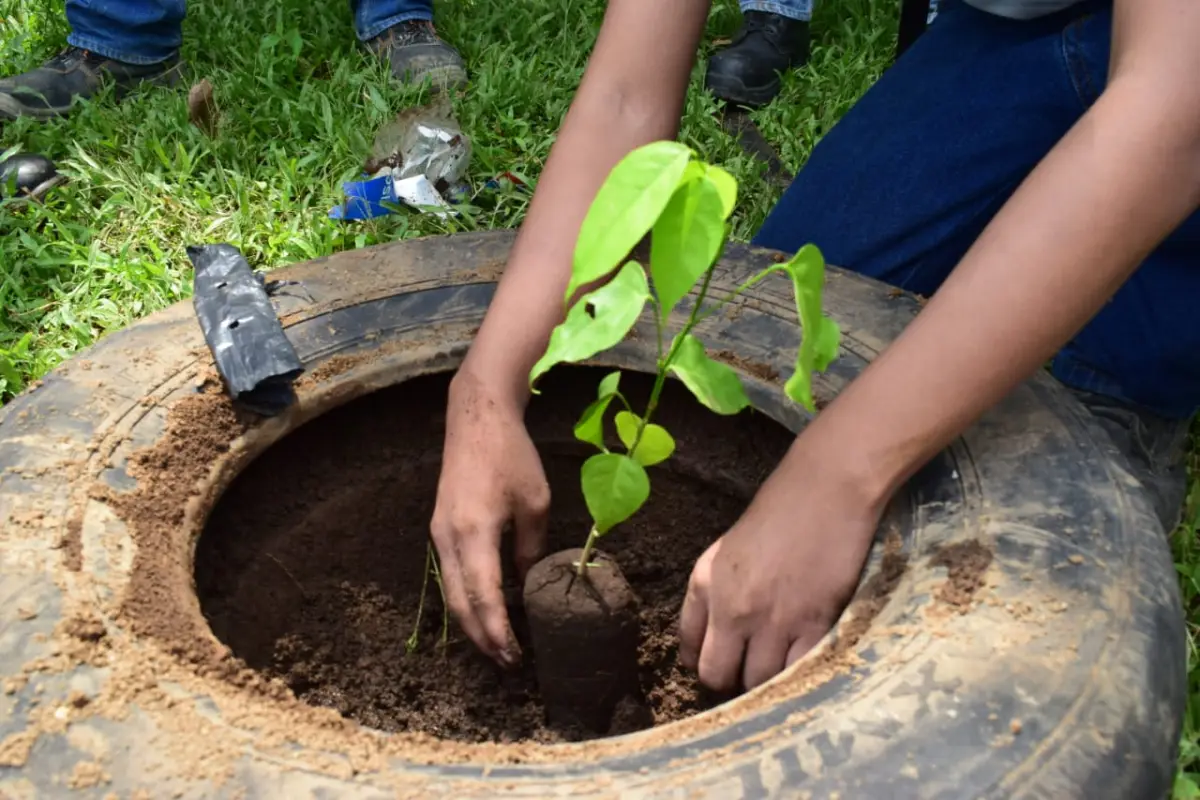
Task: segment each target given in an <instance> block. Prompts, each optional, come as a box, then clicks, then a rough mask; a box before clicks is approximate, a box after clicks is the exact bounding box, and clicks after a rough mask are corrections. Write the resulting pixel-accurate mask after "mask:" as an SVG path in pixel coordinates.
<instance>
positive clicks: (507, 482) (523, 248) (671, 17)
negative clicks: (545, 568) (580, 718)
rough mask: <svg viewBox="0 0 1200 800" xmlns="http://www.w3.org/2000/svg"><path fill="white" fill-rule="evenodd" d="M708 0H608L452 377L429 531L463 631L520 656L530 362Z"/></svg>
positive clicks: (529, 490)
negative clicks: (612, 178) (607, 185)
mask: <svg viewBox="0 0 1200 800" xmlns="http://www.w3.org/2000/svg"><path fill="white" fill-rule="evenodd" d="M707 11H708V0H609V4H608V11H607V13H606V15H605V18H604V24H603V26H602V27H601V29H600V36H599V38H598V40H597V42H596V48H595V50H594V52H593V54H592V57H591V60H590V62H589V64H588V68H587V71H586V72H585V74H584V78H583V83H582V85H581V86H580V88H579V92H578V93H577V94H576V96H575V100H574V102H573V103H572V104H571V110H570V111H569V112H568V113H567V119H566V121H565V122H564V123H563V127H562V129H561V130H560V131H559V134H558V141H557V142H556V143H555V145H554V147H553V148H552V149H551V153H550V159H549V161H548V162H547V164H546V168H545V170H543V172H542V176H541V180H540V181H539V183H538V188H537V191H536V192H534V198H533V202H532V203H531V205H530V208H529V213H528V214H527V215H526V218H525V223H524V225H523V226H522V227H521V232H520V234H519V235H518V237H517V242H516V244H515V246H514V248H513V250H512V252H511V253H510V254H509V259H508V266H507V268H506V270H505V274H504V277H503V278H502V279H501V281H500V286H499V288H498V289H497V291H496V297H495V299H494V300H493V301H492V305H491V307H490V308H489V309H488V313H487V316H486V317H485V318H484V322H483V326H482V327H481V329H480V331H479V334H478V336H476V338H475V341H474V343H473V344H472V345H471V350H470V352H469V353H468V354H467V357H466V359H465V360H464V362H463V364H462V366H461V367H460V368H459V370H458V373H457V374H456V375H455V377H454V380H453V382H452V383H451V386H450V397H449V402H448V405H447V414H446V444H445V448H444V449H443V460H442V472H441V478H440V480H439V483H438V499H437V504H436V507H435V508H434V512H433V518H432V519H431V520H430V534H431V536H432V537H433V541H434V544H435V545H436V546H437V550H438V556H439V558H440V559H441V564H442V576H443V579H444V586H445V591H446V599H447V601H448V603H449V605H450V608H451V610H452V611H453V612H454V616H455V618H456V619H458V621H459V623H460V624H461V625H462V627H463V630H464V631H465V632H466V634H467V635H468V636H469V637H470V638H471V640H472V641H474V642H475V643H476V644H477V645H478V646H479V648H480V649H481V650H482V651H483V652H485V653H487V654H488V655H490V656H492V657H493V658H495V659H496V660H497V661H498V662H500V663H502V664H506V665H509V666H511V665H513V664H516V663H517V662H518V661H519V660H520V658H521V655H520V647H519V645H518V644H517V641H516V638H515V637H514V636H513V634H512V630H511V627H510V626H509V623H508V615H507V612H506V610H505V606H504V597H503V594H502V592H501V588H500V586H501V568H500V560H499V546H500V538H501V531H502V530H503V529H504V528H505V527H506V526H508V525H509V524H510V523H511V525H512V528H513V530H514V532H515V538H514V550H515V555H516V562H517V565H518V567H519V568H520V570H521V571H522V572H524V571H525V570H526V569H528V568H529V567H530V566H532V565H533V563H534V562H535V561H536V560H537V559H538V558H539V556H540V554H541V552H542V549H543V545H544V542H545V532H546V519H547V513H548V510H549V505H550V487H549V484H548V483H547V481H546V477H545V474H544V471H543V470H542V467H541V462H540V460H539V458H538V454H537V451H536V450H535V449H534V447H533V443H532V442H531V441H530V440H529V436H528V433H527V432H526V431H525V429H524V424H523V420H522V415H523V410H524V407H525V403H526V402H528V399H529V386H528V375H529V370H530V369H531V368H532V367H533V364H534V362H536V361H537V359H538V356H539V355H541V353H542V351H543V350H544V349H545V346H546V342H547V341H548V340H549V338H550V332H551V331H552V330H553V329H554V326H555V325H557V324H558V323H559V322H560V321H561V318H562V314H563V311H564V309H563V293H564V292H565V291H566V286H567V282H568V280H569V279H570V274H571V261H572V255H573V254H574V251H575V241H576V239H578V237H579V227H580V225H581V224H582V223H583V218H584V216H585V215H586V213H587V209H588V207H589V206H590V205H591V203H592V200H593V199H594V198H595V196H596V192H597V191H598V190H599V188H600V184H601V183H603V182H604V179H605V177H607V175H608V173H609V172H610V171H611V170H612V168H613V166H615V165H616V163H617V162H618V161H620V160H621V158H622V157H624V156H625V155H626V154H627V153H628V152H629V151H630V150H633V149H634V148H635V147H638V146H640V145H643V144H646V143H648V142H651V141H655V140H659V139H671V138H674V137H675V134H676V131H677V130H678V128H679V118H680V115H681V113H682V109H683V100H684V94H685V92H686V91H687V84H688V78H689V76H690V74H691V67H692V62H693V60H694V58H695V54H696V48H697V45H698V44H699V39H700V35H701V33H702V32H703V30H704V21H705V18H706V16H707Z"/></svg>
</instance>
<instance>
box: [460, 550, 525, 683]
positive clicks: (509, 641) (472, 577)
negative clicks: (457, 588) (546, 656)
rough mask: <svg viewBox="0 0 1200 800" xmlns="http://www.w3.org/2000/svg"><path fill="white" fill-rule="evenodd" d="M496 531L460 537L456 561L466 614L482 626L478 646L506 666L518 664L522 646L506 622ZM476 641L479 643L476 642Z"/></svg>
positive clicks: (506, 615) (506, 613) (506, 614)
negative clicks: (480, 641) (464, 595)
mask: <svg viewBox="0 0 1200 800" xmlns="http://www.w3.org/2000/svg"><path fill="white" fill-rule="evenodd" d="M499 538H500V537H499V531H497V532H496V535H495V536H494V537H492V536H478V535H476V536H471V537H460V538H459V545H460V546H459V549H458V560H459V564H460V565H461V566H462V573H461V574H462V578H463V588H464V591H465V594H466V605H467V608H468V610H467V613H468V615H470V616H471V617H472V618H473V619H474V620H475V621H476V622H477V624H478V625H479V626H480V627H481V628H482V631H483V640H484V644H481V645H480V648H481V649H482V650H483V651H484V652H486V653H488V655H490V656H492V658H495V659H497V660H498V661H500V663H502V664H504V665H505V666H507V667H514V666H516V665H517V664H519V663H521V647H520V645H518V644H517V638H516V637H515V636H514V635H513V632H512V628H510V627H509V624H508V612H507V610H506V609H505V607H504V592H503V591H502V589H501V584H500V548H499V547H498V546H497V545H496V544H495V543H496V542H498V541H499ZM477 643H478V642H477Z"/></svg>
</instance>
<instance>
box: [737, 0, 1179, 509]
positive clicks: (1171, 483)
mask: <svg viewBox="0 0 1200 800" xmlns="http://www.w3.org/2000/svg"><path fill="white" fill-rule="evenodd" d="M938 10H939V14H938V18H937V22H936V24H934V25H932V26H931V27H930V28H929V30H928V31H927V32H926V33H925V35H923V36H922V37H920V38H919V39H918V40H917V41H916V42H915V43H914V44H913V46H912V47H911V48H910V49H909V50H908V51H907V52H906V53H905V55H904V56H903V57H902V58H901V59H900V60H899V61H897V63H896V64H895V65H894V66H893V67H892V68H891V69H890V70H888V71H887V72H885V73H884V75H883V76H882V77H881V78H880V80H879V81H878V82H877V83H876V84H875V86H873V87H872V88H871V89H870V90H869V91H868V92H867V93H866V94H865V95H864V96H863V98H862V99H861V100H860V101H859V102H858V103H857V104H856V105H855V106H854V107H853V108H852V109H851V110H850V111H849V112H848V113H847V114H846V115H845V116H844V117H843V118H842V119H841V120H840V121H839V122H838V124H837V125H836V126H835V127H834V128H833V129H832V130H831V131H830V132H829V134H828V135H827V136H826V137H825V138H824V139H823V140H822V141H821V142H820V143H819V144H818V145H817V147H816V148H815V149H814V150H813V153H812V156H811V157H810V159H809V161H808V163H807V164H806V165H805V166H804V167H803V169H802V170H801V171H800V173H799V174H798V175H797V177H796V180H795V181H794V182H793V184H792V185H791V186H790V187H789V188H788V190H787V192H786V193H785V194H784V196H783V197H782V198H781V200H780V202H779V204H778V205H777V206H776V207H775V209H774V210H773V211H772V213H771V215H770V216H769V217H768V219H767V221H766V222H765V224H764V225H763V228H762V229H761V231H759V233H758V235H757V236H756V237H755V240H754V241H755V244H758V245H761V246H765V247H771V248H775V249H779V250H783V251H787V252H793V251H795V250H797V249H799V248H800V247H801V246H802V245H804V244H805V243H808V242H812V243H814V244H816V245H817V246H818V247H820V248H821V249H822V251H823V252H824V253H825V255H826V257H827V259H828V260H829V262H830V263H832V264H837V265H839V266H843V267H846V268H849V269H853V270H855V271H858V272H861V273H864V274H866V275H869V276H871V277H874V278H877V279H879V280H882V281H885V282H887V283H890V284H892V285H895V286H899V287H901V288H904V289H908V290H910V291H914V292H919V293H921V294H924V295H931V294H933V293H934V292H935V291H936V290H937V288H938V287H939V286H940V285H941V283H942V281H943V280H944V279H945V278H946V276H947V275H949V273H950V271H951V270H952V269H953V268H954V266H955V265H956V264H957V263H958V261H959V260H960V259H961V258H962V256H963V255H964V253H965V252H966V251H967V249H968V248H969V247H970V246H971V244H972V243H973V242H974V241H975V239H976V238H977V237H978V236H979V234H980V233H981V232H982V230H983V228H984V227H986V226H987V224H988V223H989V222H990V221H991V219H992V217H993V216H994V215H995V214H996V212H997V211H998V210H999V209H1000V207H1001V206H1002V205H1003V204H1004V203H1005V202H1006V201H1007V200H1008V198H1009V197H1010V196H1011V195H1012V193H1013V191H1014V190H1015V189H1016V188H1017V186H1018V185H1019V184H1020V183H1021V182H1022V181H1023V180H1024V178H1025V177H1026V176H1027V175H1028V174H1029V172H1030V171H1031V170H1032V169H1033V168H1034V167H1035V166H1036V165H1037V164H1038V162H1039V161H1041V159H1042V158H1043V157H1044V156H1045V155H1046V153H1048V152H1049V151H1050V150H1051V149H1052V148H1053V147H1054V145H1055V144H1056V143H1057V142H1058V140H1059V139H1060V138H1061V137H1062V136H1063V135H1064V134H1065V133H1066V132H1067V131H1068V130H1069V129H1070V128H1071V126H1072V125H1074V123H1075V122H1076V121H1077V120H1078V119H1079V118H1080V116H1081V115H1082V114H1083V113H1084V112H1085V111H1086V109H1087V107H1088V105H1089V104H1090V103H1091V102H1092V101H1093V100H1094V97H1095V94H1096V93H1097V92H1098V91H1099V90H1100V89H1102V88H1103V85H1104V74H1105V70H1106V68H1107V47H1108V39H1107V36H1108V35H1109V34H1108V31H1109V30H1110V28H1111V2H1103V1H1102V0H1092V1H1090V2H1085V3H1083V4H1081V5H1080V6H1077V7H1076V8H1074V9H1072V10H1069V11H1068V12H1063V13H1060V14H1055V15H1052V16H1050V17H1046V18H1043V19H1039V20H1033V21H1027V22H1018V21H1013V20H1006V19H1003V18H1000V17H996V16H993V15H989V14H986V13H984V12H981V11H978V10H976V9H974V8H971V7H970V6H967V5H965V4H963V3H962V2H961V1H960V0H943V2H941V3H939V9H938ZM1198 231H1200V225H1198V223H1197V219H1196V218H1193V219H1192V220H1190V221H1189V222H1188V223H1186V224H1185V225H1184V226H1182V227H1181V228H1180V229H1179V230H1178V231H1177V232H1176V233H1175V234H1174V235H1173V236H1172V237H1171V239H1169V240H1168V241H1167V242H1166V243H1164V245H1163V246H1162V247H1160V248H1159V249H1158V250H1156V251H1155V253H1154V254H1152V255H1151V257H1150V258H1148V259H1147V260H1146V262H1144V264H1143V265H1142V267H1141V268H1140V269H1139V270H1138V272H1137V273H1135V275H1134V277H1133V278H1131V279H1130V281H1129V282H1127V284H1126V285H1125V286H1124V287H1122V289H1121V290H1120V291H1119V292H1118V294H1117V296H1116V297H1114V298H1113V300H1112V301H1111V302H1110V303H1108V304H1107V305H1106V306H1105V308H1104V310H1103V311H1101V312H1100V313H1099V314H1098V315H1097V316H1096V317H1095V318H1094V319H1093V320H1092V321H1091V322H1090V323H1089V324H1088V326H1086V327H1085V329H1084V330H1083V331H1082V332H1081V333H1080V335H1079V336H1077V337H1076V338H1075V339H1074V340H1073V341H1072V342H1071V343H1070V344H1068V345H1067V346H1066V347H1064V348H1063V351H1062V352H1061V353H1060V354H1059V355H1058V356H1057V357H1056V359H1055V364H1054V374H1055V375H1056V377H1058V378H1059V380H1061V381H1063V382H1064V383H1066V384H1067V385H1068V386H1070V387H1071V388H1073V389H1075V390H1077V391H1079V392H1081V393H1090V394H1094V395H1099V396H1101V397H1103V398H1104V399H1105V403H1107V406H1108V407H1109V410H1108V411H1102V410H1101V408H1100V406H1101V404H1100V403H1087V404H1086V405H1088V407H1089V408H1091V409H1093V414H1095V415H1097V416H1098V418H1099V419H1100V421H1101V424H1102V427H1104V428H1105V429H1106V430H1108V431H1109V433H1110V436H1112V438H1113V439H1114V442H1115V444H1116V445H1117V446H1118V447H1120V448H1121V449H1122V450H1124V451H1125V453H1126V455H1127V456H1128V459H1129V461H1130V462H1131V466H1132V467H1133V468H1134V470H1135V471H1136V472H1138V473H1139V477H1140V478H1141V479H1142V481H1143V483H1146V484H1147V487H1148V488H1150V489H1151V490H1152V491H1156V492H1157V493H1159V494H1160V495H1161V496H1162V497H1164V499H1163V500H1162V501H1160V502H1159V506H1160V509H1169V507H1170V506H1172V505H1174V506H1175V512H1177V506H1178V502H1177V501H1178V497H1180V496H1181V493H1182V483H1181V481H1180V474H1181V473H1180V471H1179V470H1178V465H1179V463H1180V461H1181V458H1182V446H1181V445H1180V442H1181V441H1182V440H1183V431H1184V430H1185V427H1186V418H1187V417H1188V416H1190V414H1191V413H1192V411H1193V410H1194V409H1195V407H1196V403H1197V402H1198V401H1200V359H1196V358H1195V356H1194V354H1195V353H1196V352H1200V315H1196V314H1195V313H1194V312H1188V311H1186V310H1185V309H1184V306H1185V305H1187V304H1190V303H1192V302H1194V298H1195V297H1198V296H1200V270H1197V269H1196V268H1195V265H1196V264H1197V263H1200V233H1198ZM1189 265H1190V266H1189ZM1150 309H1154V310H1155V311H1154V313H1151V312H1150ZM1159 309H1163V312H1162V313H1159ZM1164 317H1169V318H1164ZM1114 409H1119V410H1114ZM1105 414H1107V416H1108V418H1109V421H1112V418H1119V419H1117V421H1116V422H1114V423H1113V424H1111V425H1110V424H1107V423H1106V422H1105V418H1104V415H1105ZM1130 415H1132V416H1130ZM1121 431H1125V433H1121ZM1149 439H1152V440H1153V441H1149V443H1148V440H1149ZM1155 476H1158V477H1155ZM1159 477H1161V478H1163V480H1159V479H1158V478H1159ZM1164 484H1165V485H1166V486H1167V488H1166V489H1162V488H1161V487H1162V486H1163V485H1164ZM1156 487H1159V488H1156ZM1168 495H1169V496H1168ZM1161 513H1163V515H1164V520H1163V521H1164V525H1168V524H1170V523H1171V517H1172V512H1170V511H1169V510H1164V511H1162V512H1161Z"/></svg>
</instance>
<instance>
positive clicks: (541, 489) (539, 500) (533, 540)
mask: <svg viewBox="0 0 1200 800" xmlns="http://www.w3.org/2000/svg"><path fill="white" fill-rule="evenodd" d="M515 500H516V502H514V503H513V528H514V529H515V531H516V538H515V541H514V543H513V545H514V551H515V552H514V559H515V561H516V562H517V572H518V573H519V574H520V578H521V580H525V574H526V573H528V572H529V570H530V568H532V567H533V565H534V564H536V563H537V562H538V561H539V560H541V558H542V554H543V553H544V552H545V549H546V521H547V518H548V517H549V514H550V486H549V485H548V484H546V482H545V481H542V483H541V484H540V485H539V486H538V487H536V488H534V489H530V490H528V491H526V492H524V493H523V494H522V495H521V496H519V497H517V498H515Z"/></svg>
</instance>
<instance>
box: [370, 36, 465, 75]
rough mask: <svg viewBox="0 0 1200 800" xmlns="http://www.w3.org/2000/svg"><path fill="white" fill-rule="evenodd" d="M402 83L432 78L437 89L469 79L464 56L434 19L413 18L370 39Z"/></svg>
mask: <svg viewBox="0 0 1200 800" xmlns="http://www.w3.org/2000/svg"><path fill="white" fill-rule="evenodd" d="M367 47H369V48H370V49H371V51H372V52H373V53H375V55H377V56H378V57H379V58H380V59H382V60H383V61H384V62H386V63H387V64H388V66H389V67H391V70H392V77H394V78H395V79H396V80H398V81H400V82H401V83H405V84H410V85H420V84H422V83H424V82H425V81H426V80H428V81H429V83H430V85H431V88H432V89H433V90H434V91H444V90H448V89H456V88H458V87H459V86H462V85H463V84H465V83H466V82H467V70H466V67H465V66H463V60H462V56H461V55H459V54H458V51H457V50H455V49H454V48H453V47H451V46H450V45H449V44H447V43H446V42H444V41H442V39H440V38H439V37H438V35H437V32H436V31H435V30H434V27H433V23H432V22H428V21H426V20H411V21H409V22H401V23H400V24H399V25H393V26H392V27H390V28H388V29H387V30H386V31H384V32H383V33H381V34H379V35H378V36H376V37H375V38H374V39H372V40H371V41H370V42H368V43H367Z"/></svg>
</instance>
